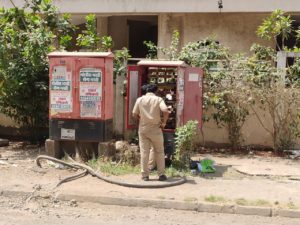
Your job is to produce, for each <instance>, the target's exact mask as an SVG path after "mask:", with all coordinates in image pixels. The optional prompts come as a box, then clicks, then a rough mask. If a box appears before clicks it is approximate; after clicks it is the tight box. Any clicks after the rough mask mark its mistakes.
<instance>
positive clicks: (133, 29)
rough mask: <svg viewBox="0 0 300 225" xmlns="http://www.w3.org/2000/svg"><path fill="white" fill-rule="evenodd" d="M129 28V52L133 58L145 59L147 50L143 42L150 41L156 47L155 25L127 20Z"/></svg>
mask: <svg viewBox="0 0 300 225" xmlns="http://www.w3.org/2000/svg"><path fill="white" fill-rule="evenodd" d="M127 23H128V27H129V46H128V47H129V51H130V54H131V56H132V57H134V58H145V57H146V55H147V53H148V49H147V48H146V46H145V45H144V44H143V42H144V41H152V42H153V43H155V45H157V34H158V32H157V24H152V23H151V22H148V21H138V20H127Z"/></svg>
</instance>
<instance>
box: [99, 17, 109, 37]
mask: <svg viewBox="0 0 300 225" xmlns="http://www.w3.org/2000/svg"><path fill="white" fill-rule="evenodd" d="M97 32H98V34H99V35H100V37H102V36H105V35H107V34H108V17H107V16H97Z"/></svg>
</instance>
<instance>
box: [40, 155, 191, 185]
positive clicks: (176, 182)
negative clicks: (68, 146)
mask: <svg viewBox="0 0 300 225" xmlns="http://www.w3.org/2000/svg"><path fill="white" fill-rule="evenodd" d="M41 160H49V161H52V162H54V163H59V164H62V165H64V166H68V167H70V168H74V169H83V170H84V171H83V172H81V173H78V174H76V175H72V176H70V177H66V178H64V179H63V180H61V181H60V182H59V183H58V184H57V186H59V185H61V184H62V183H64V182H67V181H71V180H74V179H76V178H79V177H82V176H85V175H87V174H91V175H92V176H94V177H97V178H99V179H101V180H103V181H106V182H108V183H111V184H116V185H120V186H124V187H132V188H165V187H172V186H177V185H181V184H184V183H185V182H186V178H185V177H180V178H179V179H178V180H177V179H176V180H174V181H170V180H168V181H164V182H161V183H155V184H151V182H148V183H146V184H136V183H128V182H123V181H118V180H115V179H112V178H109V177H105V176H103V175H101V174H100V173H97V172H95V171H94V170H93V169H92V168H91V167H89V166H87V165H85V164H81V163H77V162H73V163H67V162H65V161H62V160H59V159H56V158H53V157H50V156H46V155H40V156H38V157H37V158H36V164H37V165H38V166H39V167H42V166H41V162H40V161H41Z"/></svg>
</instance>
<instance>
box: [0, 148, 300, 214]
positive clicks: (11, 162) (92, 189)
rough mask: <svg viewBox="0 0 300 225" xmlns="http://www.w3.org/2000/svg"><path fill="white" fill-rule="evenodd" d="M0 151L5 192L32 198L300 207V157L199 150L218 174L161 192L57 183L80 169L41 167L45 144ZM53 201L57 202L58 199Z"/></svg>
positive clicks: (135, 178) (86, 181) (134, 178)
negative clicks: (215, 200)
mask: <svg viewBox="0 0 300 225" xmlns="http://www.w3.org/2000/svg"><path fill="white" fill-rule="evenodd" d="M0 154H1V157H0V158H1V160H0V192H1V191H3V190H11V191H20V190H22V191H27V192H30V193H32V195H31V198H36V197H38V198H41V199H50V198H53V199H55V196H57V195H59V194H60V193H68V194H74V195H89V196H97V195H102V196H112V197H120V196H121V197H126V198H146V199H149V198H152V199H166V200H179V201H205V199H206V198H207V197H208V196H212V195H213V196H221V197H223V198H224V199H226V200H228V201H232V202H233V201H234V200H235V199H238V198H244V199H246V200H257V199H262V200H265V201H267V202H269V203H270V204H272V205H274V204H276V205H278V206H280V207H287V206H293V207H300V195H299V190H300V160H290V159H285V158H280V157H273V156H272V157H266V156H258V155H253V154H250V155H228V154H222V153H217V154H210V155H208V154H207V153H205V154H199V155H196V156H195V159H199V158H200V159H202V158H205V157H209V158H212V159H213V160H214V161H215V162H216V169H217V172H216V173H213V174H206V175H204V176H196V177H189V178H188V182H187V183H186V184H184V185H182V186H177V187H172V188H165V189H160V190H159V191H158V190H153V189H150V190H149V189H146V190H145V189H133V188H125V187H120V186H116V185H112V184H108V183H105V182H103V181H101V180H99V179H96V178H94V177H91V176H86V177H84V178H81V179H78V180H75V181H72V182H69V183H65V184H63V185H62V186H60V187H59V188H55V186H56V184H57V183H58V182H59V180H61V179H63V178H64V177H67V176H70V175H72V174H75V173H76V171H74V170H70V169H66V168H61V167H59V166H58V165H56V164H53V163H50V162H45V163H44V164H43V167H42V168H39V167H37V166H36V165H35V158H36V157H37V156H38V155H39V154H45V152H44V148H42V147H37V146H30V145H24V144H22V143H11V144H10V145H9V146H8V147H0ZM153 176H154V177H155V176H156V175H155V174H154V175H153ZM117 179H123V180H126V181H131V182H140V177H139V175H125V176H122V177H117ZM41 196H42V197H41ZM28 197H30V196H28ZM232 202H231V203H232ZM47 204H48V203H47ZM49 204H50V203H49ZM51 204H54V205H55V202H54V203H51ZM47 207H48V206H46V207H44V208H47Z"/></svg>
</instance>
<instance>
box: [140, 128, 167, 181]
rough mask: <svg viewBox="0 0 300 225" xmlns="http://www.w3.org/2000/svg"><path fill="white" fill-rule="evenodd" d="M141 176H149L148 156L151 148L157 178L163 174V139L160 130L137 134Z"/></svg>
mask: <svg viewBox="0 0 300 225" xmlns="http://www.w3.org/2000/svg"><path fill="white" fill-rule="evenodd" d="M139 144H140V152H141V172H142V176H143V177H146V176H149V166H148V163H149V154H150V149H151V148H153V152H154V158H155V163H156V166H157V173H158V176H160V175H163V174H165V153H164V138H163V134H162V130H161V129H160V128H155V129H151V130H149V131H148V132H145V131H143V132H139Z"/></svg>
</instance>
